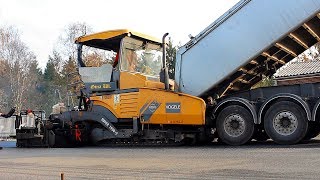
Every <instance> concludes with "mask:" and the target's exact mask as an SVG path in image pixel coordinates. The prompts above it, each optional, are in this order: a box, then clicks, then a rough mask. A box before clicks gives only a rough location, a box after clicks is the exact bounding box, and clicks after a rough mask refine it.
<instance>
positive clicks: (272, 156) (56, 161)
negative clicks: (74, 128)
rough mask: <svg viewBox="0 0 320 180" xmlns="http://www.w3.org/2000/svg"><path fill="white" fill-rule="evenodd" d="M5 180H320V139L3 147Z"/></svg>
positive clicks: (0, 155) (0, 171) (1, 169)
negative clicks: (229, 143) (280, 142)
mask: <svg viewBox="0 0 320 180" xmlns="http://www.w3.org/2000/svg"><path fill="white" fill-rule="evenodd" d="M0 146H2V147H4V148H3V149H2V150H1V151H0V162H1V163H0V179H58V178H60V174H61V173H64V177H65V179H319V176H320V170H319V165H320V139H319V140H312V141H310V142H306V143H302V144H297V145H291V146H283V145H277V144H274V143H273V142H272V141H268V142H265V143H258V142H252V143H250V144H249V145H245V146H238V147H233V146H226V145H222V144H218V143H213V144H211V145H207V146H197V147H193V146H192V147H190V146H183V147H165V148H159V147H157V148H156V147H154V148H151V147H131V148H128V147H82V148H59V149H58V148H24V149H20V148H15V143H14V142H0Z"/></svg>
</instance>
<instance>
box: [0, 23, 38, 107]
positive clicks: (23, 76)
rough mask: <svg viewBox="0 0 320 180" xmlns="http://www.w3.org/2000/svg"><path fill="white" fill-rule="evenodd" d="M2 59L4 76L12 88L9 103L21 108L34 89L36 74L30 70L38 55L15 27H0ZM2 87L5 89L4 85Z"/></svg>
mask: <svg viewBox="0 0 320 180" xmlns="http://www.w3.org/2000/svg"><path fill="white" fill-rule="evenodd" d="M0 60H1V65H2V66H3V67H2V71H4V72H3V76H2V78H3V79H7V80H8V82H7V83H6V84H7V87H9V89H10V92H8V93H10V94H9V95H8V97H10V100H11V102H8V104H9V106H16V107H17V109H18V110H20V109H21V108H22V107H23V104H24V103H25V102H26V99H27V94H28V92H30V91H34V89H33V88H32V82H34V78H33V77H34V76H32V75H31V73H30V71H29V70H30V67H31V64H32V63H34V62H35V61H36V57H35V55H34V54H33V53H32V52H31V51H30V50H29V49H28V47H27V46H26V45H25V44H24V43H23V42H22V41H21V39H20V35H19V33H18V31H17V30H16V29H15V28H13V27H6V28H0ZM2 89H4V91H5V88H4V87H2Z"/></svg>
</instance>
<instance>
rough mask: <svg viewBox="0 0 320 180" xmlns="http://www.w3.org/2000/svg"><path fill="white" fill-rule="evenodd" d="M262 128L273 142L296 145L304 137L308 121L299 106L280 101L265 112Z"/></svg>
mask: <svg viewBox="0 0 320 180" xmlns="http://www.w3.org/2000/svg"><path fill="white" fill-rule="evenodd" d="M264 128H265V131H266V133H267V134H268V136H269V137H270V138H271V139H272V140H273V141H274V142H276V143H278V144H296V143H298V142H300V141H301V140H302V139H303V138H304V137H305V135H306V133H307V130H308V120H307V118H306V113H304V110H303V109H302V108H301V107H300V106H298V105H297V104H295V103H293V102H290V101H280V102H277V103H275V104H273V105H272V106H271V107H270V108H269V109H268V111H267V112H266V115H265V118H264Z"/></svg>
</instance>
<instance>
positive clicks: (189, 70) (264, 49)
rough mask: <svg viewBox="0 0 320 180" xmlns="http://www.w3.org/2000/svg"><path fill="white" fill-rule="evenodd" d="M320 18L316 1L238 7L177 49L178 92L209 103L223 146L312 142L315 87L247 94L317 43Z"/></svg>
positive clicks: (254, 0)
mask: <svg viewBox="0 0 320 180" xmlns="http://www.w3.org/2000/svg"><path fill="white" fill-rule="evenodd" d="M319 12H320V0H241V1H240V2H239V3H237V4H236V5H235V6H234V7H232V8H231V9H230V10H229V11H227V12H226V13H225V14H224V15H222V16H221V17H220V18H218V19H217V20H216V21H214V22H213V23H212V24H210V25H209V26H208V27H207V28H205V29H204V30H203V31H201V32H200V33H199V34H198V35H197V36H195V37H193V38H191V40H190V41H189V42H188V43H187V44H185V45H184V46H183V47H181V48H180V49H179V50H178V52H177V59H176V72H175V81H176V83H177V85H178V91H179V92H183V93H186V94H191V95H194V96H198V97H202V98H203V99H209V100H210V98H213V99H214V101H215V102H214V103H217V104H216V105H214V109H213V110H212V112H210V111H208V112H207V114H208V115H211V113H212V114H213V119H214V123H215V124H216V126H215V127H216V130H217V132H218V135H219V138H220V139H221V140H222V141H223V142H225V143H228V144H243V143H245V142H247V141H248V140H249V139H251V137H253V138H256V139H258V140H266V139H268V138H269V137H270V138H271V139H273V140H274V141H275V142H277V143H280V144H293V143H297V142H299V141H301V140H302V139H310V138H313V137H315V136H316V135H318V134H319V120H320V119H319V116H320V109H319V105H320V98H319V97H320V91H319V90H320V84H319V83H314V84H300V85H292V86H278V87H267V88H259V89H254V90H251V89H252V86H254V85H255V84H256V83H257V82H259V81H261V79H262V78H263V77H266V76H271V75H273V74H274V73H275V72H276V70H278V69H279V68H280V67H282V66H283V65H285V64H286V63H288V62H289V61H291V60H292V59H294V58H296V57H297V56H298V55H299V54H301V53H302V52H304V51H305V50H307V49H309V48H310V47H311V46H313V45H314V44H315V43H317V42H319V40H320V19H319V18H320V14H319ZM211 101H212V100H211ZM250 121H252V122H250Z"/></svg>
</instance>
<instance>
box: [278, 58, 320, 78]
mask: <svg viewBox="0 0 320 180" xmlns="http://www.w3.org/2000/svg"><path fill="white" fill-rule="evenodd" d="M317 73H320V59H318V60H315V61H310V62H293V63H290V64H288V65H287V66H286V67H283V68H282V69H280V70H279V71H278V72H277V73H275V74H274V77H275V78H282V77H294V76H305V75H312V74H317Z"/></svg>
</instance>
